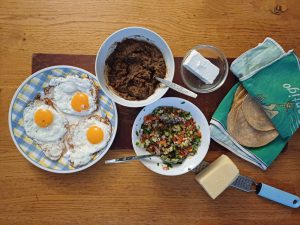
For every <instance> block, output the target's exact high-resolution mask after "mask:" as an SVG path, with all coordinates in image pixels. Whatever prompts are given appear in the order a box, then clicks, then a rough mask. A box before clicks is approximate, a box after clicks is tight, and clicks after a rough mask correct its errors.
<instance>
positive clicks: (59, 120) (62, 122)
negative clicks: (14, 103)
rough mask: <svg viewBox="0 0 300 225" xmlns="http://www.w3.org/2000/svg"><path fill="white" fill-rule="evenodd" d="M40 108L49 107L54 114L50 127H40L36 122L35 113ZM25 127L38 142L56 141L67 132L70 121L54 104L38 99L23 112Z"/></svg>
mask: <svg viewBox="0 0 300 225" xmlns="http://www.w3.org/2000/svg"><path fill="white" fill-rule="evenodd" d="M39 109H48V110H50V111H51V112H52V114H53V121H52V123H51V124H50V125H49V126H48V127H39V126H38V125H37V124H36V123H35V122H34V114H35V112H36V111H37V110H39ZM23 119H24V129H25V131H26V134H27V135H28V136H29V137H31V138H32V139H33V140H35V141H36V142H38V143H45V142H55V141H58V140H59V139H61V138H62V137H63V136H64V135H65V133H66V132H67V129H66V124H67V123H68V121H67V120H66V119H65V118H64V117H63V116H62V115H61V114H60V113H58V112H57V111H56V110H55V109H54V108H53V107H52V106H50V105H47V104H46V103H44V102H43V101H39V100H36V101H34V102H33V104H29V105H28V106H27V107H26V108H25V109H24V112H23Z"/></svg>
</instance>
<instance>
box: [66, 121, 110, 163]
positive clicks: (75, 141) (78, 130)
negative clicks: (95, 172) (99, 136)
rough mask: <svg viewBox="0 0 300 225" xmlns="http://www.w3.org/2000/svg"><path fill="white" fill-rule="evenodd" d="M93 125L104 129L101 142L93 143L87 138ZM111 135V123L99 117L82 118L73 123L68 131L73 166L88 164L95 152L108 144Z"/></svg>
mask: <svg viewBox="0 0 300 225" xmlns="http://www.w3.org/2000/svg"><path fill="white" fill-rule="evenodd" d="M91 126H98V127H100V128H101V129H102V131H103V134H104V135H103V140H102V141H101V142H100V143H99V144H91V143H90V142H89V141H88V139H87V135H86V133H87V130H88V129H89V128H90V127H91ZM110 137H111V125H110V124H106V123H104V122H102V121H100V120H99V117H90V118H87V119H83V120H81V121H80V122H79V123H78V124H77V125H73V126H72V127H71V128H70V130H69V133H68V138H67V139H68V141H67V142H68V145H69V146H72V147H71V148H70V161H71V162H72V164H73V166H75V167H77V166H82V165H85V164H87V163H88V162H89V161H90V160H91V159H92V157H93V154H94V153H96V152H98V151H101V150H102V149H103V148H105V146H106V145H107V144H108V142H109V140H110Z"/></svg>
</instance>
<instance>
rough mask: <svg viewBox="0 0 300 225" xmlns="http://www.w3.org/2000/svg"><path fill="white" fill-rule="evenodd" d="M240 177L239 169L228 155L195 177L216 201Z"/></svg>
mask: <svg viewBox="0 0 300 225" xmlns="http://www.w3.org/2000/svg"><path fill="white" fill-rule="evenodd" d="M238 176H239V169H238V168H237V167H236V165H235V164H234V163H233V162H232V161H231V159H229V158H228V156H226V155H221V156H220V157H219V158H217V159H216V160H215V161H213V162H212V163H211V164H210V165H209V166H208V167H206V168H205V169H204V170H203V171H201V172H200V173H199V174H197V176H196V177H195V179H196V181H197V182H198V183H199V184H200V185H201V186H202V187H203V188H204V190H205V191H206V192H207V194H208V195H209V196H210V197H211V198H212V199H215V198H216V197H218V196H219V195H220V194H221V193H222V192H223V191H224V190H225V189H226V188H227V187H229V186H230V184H232V182H233V181H235V179H236V178H237V177H238Z"/></svg>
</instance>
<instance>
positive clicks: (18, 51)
mask: <svg viewBox="0 0 300 225" xmlns="http://www.w3.org/2000/svg"><path fill="white" fill-rule="evenodd" d="M138 2H139V3H138ZM273 2H274V1H273V0H265V1H261V0H252V1H240V0H236V1H232V0H222V1H221V0H220V1H218V0H210V1H204V0H202V1H200V0H199V1H197V0H192V1H136V2H134V1H114V0H111V1H110V0H109V1H99V0H90V1H78V0H73V1H67V0H51V1H47V0H39V1H34V0H31V1H20V0H19V1H13V0H12V1H8V0H1V3H0V13H1V14H0V31H1V35H0V53H1V56H0V74H1V80H0V103H1V107H0V116H1V117H0V133H1V136H0V224H3V225H4V224H5V225H6V224H44V225H45V224H64V225H65V224H106V225H108V224H132V225H133V224H162V225H166V224H299V220H300V213H299V210H294V209H289V208H287V207H283V206H281V205H279V204H275V203H272V202H269V201H266V200H264V199H261V198H258V197H256V196H255V194H247V193H243V192H240V191H237V190H233V189H228V190H227V191H226V192H224V193H223V194H222V196H220V197H219V198H218V199H217V200H215V201H213V200H211V199H210V198H209V197H208V196H207V195H206V194H205V192H204V191H203V190H202V189H201V188H200V186H199V185H198V184H197V183H196V182H195V181H194V180H193V177H194V175H193V174H186V175H183V176H178V177H164V176H161V175H157V174H154V173H152V172H150V171H149V170H147V169H146V168H145V167H144V166H142V165H141V164H140V163H139V162H132V163H128V164H123V165H116V166H105V165H104V164H103V160H102V161H101V162H99V163H97V164H96V165H94V166H92V167H91V168H90V169H87V170H86V171H83V172H80V173H77V174H70V175H57V174H51V173H48V172H45V171H42V170H40V169H38V168H36V167H34V166H33V165H31V164H30V163H29V162H27V160H25V159H24V158H23V157H22V155H21V154H20V153H19V152H18V150H17V149H16V147H15V146H14V143H13V142H12V139H11V137H10V134H9V130H8V123H7V115H8V108H9V104H10V100H11V98H12V96H13V94H14V92H15V90H16V88H17V87H18V86H19V85H20V83H21V82H22V81H23V80H24V79H25V78H26V77H27V76H28V75H30V73H31V57H32V54H33V53H37V52H44V53H70V54H71V53H73V54H90V55H94V54H96V52H97V50H98V47H99V46H100V44H101V43H102V42H103V41H104V39H105V38H106V37H107V36H108V35H109V34H110V33H112V32H113V31H115V30H117V29H119V28H122V27H126V26H145V27H148V28H150V29H153V30H154V31H156V32H158V33H159V34H161V35H162V36H163V37H164V38H165V39H166V41H167V42H168V43H169V45H170V47H171V49H172V51H173V53H174V55H175V56H182V55H184V53H185V52H186V50H188V49H189V48H190V47H192V46H194V45H197V44H200V43H207V44H211V45H215V46H218V47H219V48H221V49H222V50H223V51H224V52H225V54H226V56H227V57H237V56H239V55H240V54H241V53H242V52H244V51H246V50H247V49H249V48H251V47H253V46H255V45H256V44H257V43H259V42H261V41H262V40H263V39H264V38H265V37H267V36H271V37H273V38H274V39H275V40H277V41H278V42H279V43H280V44H282V46H283V47H284V48H285V49H286V50H287V49H292V48H293V49H295V51H296V52H298V54H300V4H299V1H298V0H288V7H289V8H288V11H286V12H285V13H283V14H281V15H274V14H272V13H271V9H272V8H273V5H274V4H273ZM299 150H300V133H299V132H298V133H297V134H295V135H294V137H293V138H292V139H291V141H290V142H289V147H288V150H287V151H285V152H283V153H282V154H281V155H280V156H279V157H278V158H277V160H276V161H275V162H274V164H273V165H272V166H271V167H270V168H269V169H268V170H267V171H266V172H262V171H261V170H260V169H258V168H256V167H254V166H252V165H250V164H249V163H246V162H245V161H243V160H241V159H240V158H238V157H236V156H235V155H233V154H231V153H230V152H228V151H224V150H216V151H210V152H209V153H208V155H207V157H206V160H208V161H209V160H214V159H215V158H217V157H218V156H219V155H220V154H222V153H226V154H227V155H229V156H230V157H231V158H232V159H233V161H234V162H235V163H236V164H237V165H238V167H239V168H240V171H241V172H242V173H244V174H247V175H249V176H252V177H253V178H255V179H256V180H259V181H264V182H266V183H269V184H272V185H276V186H277V187H279V188H283V189H285V190H287V191H290V192H293V193H296V194H298V195H299V194H300V192H299V185H300V179H299V174H300V154H299ZM130 154H133V151H132V150H130V149H119V150H114V151H109V152H108V154H107V155H106V156H105V159H108V158H113V157H119V156H123V155H130ZM297 221H298V222H297Z"/></svg>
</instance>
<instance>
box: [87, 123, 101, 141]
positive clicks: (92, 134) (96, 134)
mask: <svg viewBox="0 0 300 225" xmlns="http://www.w3.org/2000/svg"><path fill="white" fill-rule="evenodd" d="M86 137H87V139H88V141H89V142H90V143H91V144H99V143H100V142H102V140H103V138H104V132H103V130H102V129H101V128H100V127H97V126H91V127H90V128H89V129H88V130H87V132H86Z"/></svg>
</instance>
